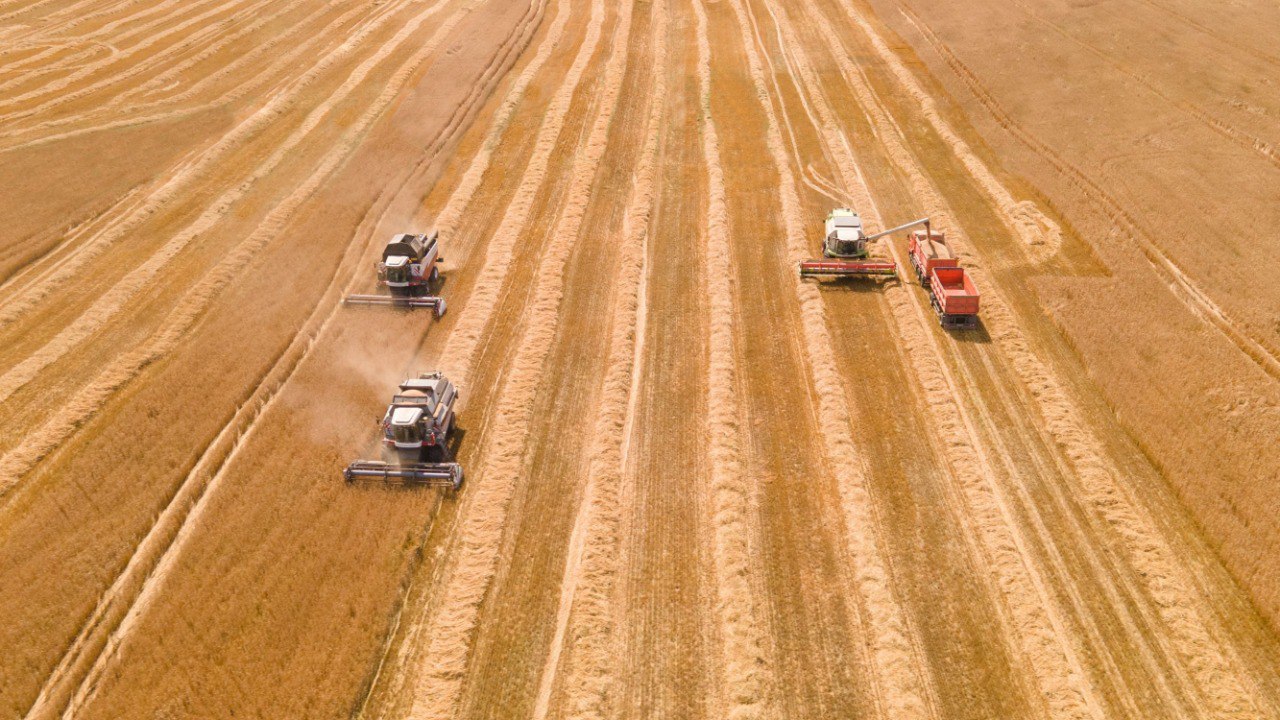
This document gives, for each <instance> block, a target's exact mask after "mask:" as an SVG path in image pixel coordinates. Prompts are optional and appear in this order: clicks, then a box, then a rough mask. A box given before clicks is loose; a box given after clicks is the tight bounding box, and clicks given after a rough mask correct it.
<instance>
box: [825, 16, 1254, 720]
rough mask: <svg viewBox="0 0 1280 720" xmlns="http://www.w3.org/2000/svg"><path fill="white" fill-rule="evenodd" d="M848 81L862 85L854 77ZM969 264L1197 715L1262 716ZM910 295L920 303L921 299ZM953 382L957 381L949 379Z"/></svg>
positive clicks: (1144, 524)
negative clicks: (1162, 636)
mask: <svg viewBox="0 0 1280 720" xmlns="http://www.w3.org/2000/svg"><path fill="white" fill-rule="evenodd" d="M841 2H842V3H843V4H845V6H846V9H847V10H852V7H851V5H849V3H848V0H841ZM851 84H852V85H860V83H857V82H853V83H851ZM857 91H858V88H855V92H857ZM859 96H860V97H862V98H864V99H863V102H864V105H865V109H866V110H867V111H868V112H870V113H871V114H872V115H877V116H880V117H882V118H884V117H887V116H886V115H885V111H884V110H883V108H882V107H881V106H880V104H879V102H878V100H877V99H876V98H875V97H874V96H873V92H872V91H870V90H869V89H868V88H866V87H863V88H862V89H861V92H860V93H859ZM886 130H887V128H886ZM880 137H882V138H886V139H887V140H888V141H887V142H886V149H887V150H888V151H889V154H890V156H891V158H892V159H893V160H894V162H895V164H896V165H898V167H899V169H901V170H902V171H903V172H904V174H906V175H907V176H908V177H910V178H911V179H912V185H913V189H914V191H915V192H916V194H917V195H918V196H919V197H921V198H922V199H923V200H924V202H925V204H926V207H927V209H928V210H929V211H930V213H931V214H933V215H935V216H939V217H942V218H949V217H951V213H950V211H949V208H947V206H946V203H945V201H944V200H942V198H941V197H940V196H939V195H938V194H937V191H936V189H934V188H933V187H932V186H931V185H930V183H929V182H928V180H927V179H926V178H925V177H924V175H923V173H922V171H921V170H920V168H919V167H918V166H917V165H916V164H915V163H914V161H913V160H912V158H911V155H910V153H909V152H908V151H907V149H906V148H905V146H903V145H902V144H901V141H900V140H899V139H898V138H899V137H900V133H898V132H896V131H893V132H888V131H882V132H881V133H880ZM951 240H952V242H953V243H954V244H955V245H956V247H957V249H958V250H959V251H960V252H961V253H962V254H968V253H967V252H966V250H967V246H968V244H969V243H968V240H967V238H966V237H965V234H964V232H963V230H962V229H960V228H958V227H956V228H953V230H952V233H951ZM970 269H971V271H972V273H973V274H974V277H975V280H976V281H977V282H979V283H981V285H982V287H984V288H985V289H986V292H984V297H985V299H984V309H983V317H984V324H985V325H986V326H987V327H988V329H989V330H990V331H991V335H992V339H993V340H994V341H995V342H996V343H997V345H998V346H999V347H1000V350H1001V351H1002V352H1003V353H1004V354H1005V356H1006V357H1008V358H1009V360H1010V363H1011V365H1012V366H1013V368H1014V370H1015V372H1016V373H1017V374H1018V376H1019V379H1020V380H1021V381H1022V382H1023V384H1024V386H1026V387H1027V389H1028V391H1029V392H1030V394H1031V396H1032V397H1033V398H1034V400H1035V402H1036V405H1037V407H1036V411H1037V412H1038V414H1039V415H1040V416H1041V419H1042V420H1043V421H1044V422H1043V426H1044V428H1045V430H1046V431H1047V433H1048V434H1049V436H1050V437H1051V438H1053V441H1054V444H1056V446H1057V447H1059V448H1061V449H1062V452H1063V457H1062V458H1061V460H1063V461H1065V464H1066V465H1067V466H1068V467H1071V468H1073V469H1074V472H1071V473H1067V476H1068V477H1069V478H1072V479H1075V480H1076V481H1077V482H1076V484H1075V485H1076V489H1077V492H1078V496H1079V497H1081V498H1083V499H1084V500H1085V501H1086V502H1087V504H1088V506H1089V507H1090V508H1091V509H1092V510H1093V512H1094V513H1095V514H1096V516H1098V517H1101V518H1103V519H1104V521H1105V522H1106V524H1107V526H1108V527H1109V528H1110V529H1111V530H1112V531H1114V532H1115V533H1116V536H1117V538H1118V539H1119V540H1120V541H1121V543H1120V544H1121V546H1122V547H1121V548H1120V549H1121V550H1122V551H1123V552H1124V553H1125V555H1126V557H1127V559H1128V560H1129V564H1130V566H1131V567H1132V568H1133V569H1134V570H1135V571H1136V575H1137V577H1139V578H1142V580H1141V581H1140V582H1141V583H1142V585H1143V586H1144V587H1145V589H1146V591H1147V593H1148V595H1149V596H1150V597H1151V598H1152V599H1153V600H1154V604H1155V606H1156V607H1155V610H1156V613H1157V615H1158V616H1159V617H1160V619H1161V621H1162V622H1163V624H1164V625H1165V627H1166V628H1167V629H1168V630H1169V631H1170V632H1171V633H1172V634H1173V639H1176V641H1177V642H1176V643H1173V647H1172V650H1173V652H1174V653H1175V654H1176V655H1177V656H1178V658H1179V660H1180V662H1181V663H1182V664H1183V665H1184V667H1186V669H1187V671H1188V672H1189V673H1190V676H1191V677H1192V678H1193V679H1194V681H1195V683H1196V685H1197V687H1198V689H1199V690H1200V692H1201V693H1203V694H1204V697H1203V699H1202V712H1207V713H1209V714H1212V715H1215V716H1229V717H1262V714H1261V710H1260V709H1259V708H1258V707H1257V705H1256V704H1255V703H1254V701H1253V700H1252V699H1251V698H1252V697H1254V696H1256V695H1257V688H1256V687H1254V686H1252V683H1251V682H1250V681H1249V679H1248V678H1247V674H1246V673H1244V672H1243V670H1242V669H1241V667H1240V664H1239V660H1238V658H1236V657H1235V656H1234V653H1233V651H1232V650H1231V649H1230V648H1227V647H1224V646H1223V645H1222V644H1221V643H1220V642H1219V641H1218V639H1216V638H1214V637H1213V634H1212V633H1211V632H1210V631H1209V629H1208V627H1207V625H1208V624H1210V623H1211V621H1210V620H1209V618H1211V617H1212V612H1211V610H1210V609H1209V608H1207V607H1205V605H1204V603H1203V598H1202V596H1201V594H1200V593H1199V591H1198V586H1197V585H1196V584H1195V582H1194V579H1193V578H1192V577H1190V576H1189V571H1188V570H1187V569H1186V568H1185V567H1183V566H1182V565H1181V564H1180V563H1178V562H1177V561H1176V560H1175V559H1174V556H1173V551H1172V548H1170V547H1169V546H1168V544H1167V543H1166V542H1165V540H1164V538H1163V537H1162V536H1161V534H1160V532H1159V530H1158V529H1157V528H1156V527H1155V525H1154V523H1153V521H1152V519H1151V518H1150V516H1149V515H1148V514H1146V513H1145V512H1144V511H1143V509H1142V507H1141V504H1140V502H1139V501H1138V500H1137V499H1136V498H1134V497H1133V496H1132V495H1131V494H1130V493H1129V492H1127V491H1126V490H1125V489H1124V488H1123V487H1122V486H1121V485H1120V483H1119V482H1118V481H1117V479H1116V475H1117V474H1118V471H1117V470H1115V468H1114V466H1113V465H1112V464H1111V463H1109V462H1107V461H1106V460H1104V458H1106V457H1107V455H1106V449H1105V447H1103V446H1102V444H1101V442H1100V441H1099V440H1098V439H1097V437H1096V435H1094V434H1093V432H1092V431H1091V430H1089V429H1088V426H1087V425H1086V424H1085V422H1084V420H1083V418H1082V417H1081V415H1080V412H1079V410H1078V408H1077V407H1076V405H1075V403H1074V401H1072V400H1071V399H1070V398H1069V397H1068V396H1067V394H1066V391H1065V390H1064V389H1063V388H1062V386H1061V384H1060V383H1059V382H1058V380H1057V378H1056V377H1055V376H1054V374H1053V373H1052V372H1051V371H1050V369H1049V368H1048V366H1047V365H1046V364H1045V363H1044V362H1043V361H1042V360H1040V358H1039V357H1038V356H1037V355H1036V354H1035V353H1034V351H1033V350H1031V348H1030V346H1029V344H1028V343H1027V341H1026V339H1025V337H1024V336H1023V335H1022V333H1021V332H1019V331H1018V329H1017V321H1016V319H1015V318H1014V317H1013V314H1012V311H1011V310H1010V309H1009V307H1008V305H1007V303H1006V302H1005V301H1004V300H1003V298H1002V297H1001V294H1000V292H999V290H998V287H997V285H996V284H995V283H993V282H991V281H990V280H989V279H988V278H987V277H986V275H985V271H984V270H983V269H982V268H981V267H977V266H974V265H973V264H970ZM915 299H916V301H917V305H919V299H918V298H915ZM918 309H919V308H918ZM921 313H922V314H923V310H921ZM952 384H953V386H954V381H953V383H952ZM1271 710H1274V708H1271Z"/></svg>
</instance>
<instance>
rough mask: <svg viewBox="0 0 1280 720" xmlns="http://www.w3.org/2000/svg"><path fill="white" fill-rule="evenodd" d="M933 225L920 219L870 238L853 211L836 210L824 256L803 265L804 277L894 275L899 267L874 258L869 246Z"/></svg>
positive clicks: (829, 223)
mask: <svg viewBox="0 0 1280 720" xmlns="http://www.w3.org/2000/svg"><path fill="white" fill-rule="evenodd" d="M922 223H923V224H924V225H925V226H926V227H927V226H928V225H929V219H928V218H924V219H922V220H916V221H914V222H910V223H907V224H906V225H899V226H898V227H895V228H890V229H888V230H885V231H883V232H879V233H876V234H875V235H867V234H866V233H865V232H864V231H863V228H862V218H861V217H860V216H859V215H858V213H856V212H854V211H852V210H850V209H849V208H836V209H835V210H832V211H831V214H829V215H827V222H826V225H825V230H826V235H825V236H824V237H823V239H822V257H821V258H816V259H813V260H805V261H803V262H801V263H800V276H801V277H821V276H825V277H870V276H876V275H885V276H894V277H896V276H897V274H898V265H897V263H895V262H893V261H892V260H889V259H883V260H882V259H878V258H871V257H869V255H870V254H871V252H870V250H868V243H871V242H873V241H875V240H878V239H880V238H882V237H884V236H885V235H888V234H890V233H895V232H898V231H899V230H906V229H907V228H909V227H914V226H916V225H920V224H922Z"/></svg>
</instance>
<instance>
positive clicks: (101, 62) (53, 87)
mask: <svg viewBox="0 0 1280 720" xmlns="http://www.w3.org/2000/svg"><path fill="white" fill-rule="evenodd" d="M253 1H254V0H208V1H207V2H204V3H194V4H192V5H190V6H188V7H187V8H184V10H187V9H191V8H196V9H199V8H202V7H206V8H207V7H209V6H210V5H213V6H215V7H214V8H213V9H212V10H205V11H204V12H202V13H200V14H198V15H196V16H195V17H191V18H188V19H187V20H185V21H183V22H181V23H178V24H177V25H175V26H173V27H171V28H169V29H167V30H163V31H161V32H159V33H156V34H154V35H149V36H148V33H150V32H151V31H152V30H154V29H155V28H156V27H159V26H161V25H164V24H165V23H166V22H171V21H172V20H173V17H172V15H164V16H162V17H160V18H158V19H155V20H152V21H151V22H148V23H145V24H142V25H138V26H136V27H134V28H132V29H130V30H129V31H128V32H126V33H124V34H122V35H120V36H119V37H115V38H112V41H113V45H114V46H119V45H120V44H123V43H124V42H125V41H126V40H129V39H132V38H134V37H137V36H142V37H143V38H144V39H143V40H141V41H140V42H137V43H135V44H133V45H131V46H130V47H129V48H128V49H127V50H125V51H122V52H121V53H119V54H117V53H110V54H108V55H107V56H106V57H105V58H100V59H98V60H96V61H91V62H89V63H87V64H85V65H81V66H79V69H77V70H74V71H73V72H71V73H70V74H69V75H66V76H63V77H61V78H58V79H57V80H54V81H52V82H49V83H46V84H44V85H41V86H40V87H37V88H34V89H32V90H28V91H27V92H24V93H20V94H17V95H10V96H8V97H5V98H4V99H3V100H0V108H5V107H12V106H14V105H20V104H22V103H24V102H26V101H28V100H35V99H38V98H40V97H42V96H45V95H49V94H52V93H56V92H59V91H61V90H63V89H64V88H66V87H69V86H71V85H74V84H75V83H76V82H78V81H80V80H83V79H85V78H87V77H90V76H92V75H93V74H94V73H95V72H97V71H98V70H101V69H102V68H104V67H109V66H111V65H114V64H116V63H117V62H120V61H124V60H128V59H129V58H131V57H133V56H134V55H136V54H138V53H139V52H141V51H143V50H146V49H147V48H149V47H151V46H153V45H155V44H157V43H159V42H161V41H163V40H165V39H168V38H169V37H171V36H173V35H177V34H179V33H181V32H182V31H183V30H186V29H188V28H190V27H192V26H194V25H198V24H199V23H201V22H203V21H205V20H207V19H208V18H210V17H213V16H215V15H217V14H218V13H219V12H221V11H223V10H225V9H226V8H228V7H231V6H234V5H236V4H237V3H249V2H253ZM160 7H162V6H155V8H154V9H155V10H158V9H159V8H160ZM216 27H217V24H216V23H215V24H214V25H213V26H211V28H212V29H216ZM209 29H210V28H206V29H205V30H204V31H197V35H201V34H203V33H204V32H207V31H208V30H209ZM99 34H105V33H99ZM174 47H175V46H170V47H169V48H168V49H167V50H166V51H162V53H161V54H160V55H158V56H157V57H163V54H164V52H167V51H168V50H172V49H173V48H174ZM97 49H98V45H97V44H96V43H95V44H93V45H90V46H89V47H88V48H85V49H84V50H81V51H80V52H78V53H76V54H74V55H72V56H70V57H68V58H65V59H64V60H63V61H62V62H59V63H51V64H48V65H46V66H45V67H44V68H42V69H39V70H34V71H30V72H27V73H24V74H23V75H22V76H20V77H18V78H14V79H13V80H10V81H8V82H5V83H0V91H2V90H7V89H9V88H10V87H13V86H14V85H20V84H25V83H28V82H30V81H31V80H32V79H34V78H36V77H40V76H43V75H48V74H51V73H55V72H58V71H59V70H66V69H69V68H74V67H77V65H78V64H79V61H80V60H82V59H87V58H90V57H92V56H93V54H94V53H96V52H97ZM140 64H145V63H140ZM50 102H58V100H54V101H50ZM42 107H43V105H38V106H37V107H35V108H30V109H28V110H24V111H12V112H7V113H3V114H0V120H3V121H6V122H12V121H13V120H17V119H21V118H23V117H27V116H29V115H31V114H33V113H35V112H38V111H39V110H40V109H41V108H42Z"/></svg>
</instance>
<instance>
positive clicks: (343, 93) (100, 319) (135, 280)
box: [0, 0, 453, 497]
mask: <svg viewBox="0 0 1280 720" xmlns="http://www.w3.org/2000/svg"><path fill="white" fill-rule="evenodd" d="M443 8H444V0H442V1H441V2H437V3H436V4H433V5H432V6H431V7H430V8H428V9H427V10H426V11H424V12H423V13H421V14H419V15H416V16H414V18H413V19H412V20H410V21H408V22H406V23H405V24H404V25H403V26H402V27H401V29H400V31H399V32H398V33H397V34H396V35H395V36H394V37H393V38H392V39H391V40H390V41H389V42H388V43H386V44H384V45H383V46H382V47H381V49H380V50H378V52H376V53H375V54H374V55H372V56H370V57H369V58H367V59H366V60H365V61H364V62H363V63H361V64H360V65H359V66H357V67H356V68H355V69H354V70H353V71H352V73H351V74H350V75H349V76H348V78H347V80H346V82H344V83H343V85H342V86H341V87H340V88H338V89H337V90H336V91H335V92H334V93H333V94H332V95H330V96H329V97H328V98H327V99H326V100H325V102H323V103H321V104H319V105H317V106H316V107H315V108H314V109H313V110H312V111H311V113H310V114H309V115H308V116H307V119H306V120H305V121H304V122H303V124H302V125H301V126H300V127H298V128H297V129H295V131H294V132H293V133H292V134H291V135H290V136H289V138H287V139H286V140H285V141H284V142H282V143H281V144H280V145H278V146H277V147H276V150H275V152H273V153H272V155H271V156H270V157H269V158H268V159H267V160H266V161H264V162H263V163H262V164H260V165H259V166H258V167H257V168H255V170H254V171H253V174H252V175H251V177H250V178H249V179H248V180H247V181H245V182H243V183H241V184H240V185H238V186H236V187H234V188H232V189H231V190H228V191H227V192H225V193H224V194H223V195H222V197H220V198H218V199H217V200H215V201H214V202H213V203H212V204H211V206H210V207H209V208H208V209H207V210H206V211H205V212H204V213H202V214H201V215H200V217H199V218H197V220H196V221H195V222H193V223H191V224H190V225H188V226H187V227H186V228H184V229H183V230H182V231H180V232H179V233H178V234H176V235H175V236H174V237H173V238H171V239H170V240H169V241H168V242H167V243H166V244H165V245H164V246H163V247H162V248H161V249H160V250H158V251H157V252H155V253H154V254H152V256H151V257H149V258H148V259H147V260H146V262H144V263H143V264H142V265H141V266H140V267H139V268H137V269H136V270H134V271H132V272H131V273H129V274H128V275H126V276H125V277H124V278H123V279H122V280H121V281H120V282H118V283H117V284H116V285H115V286H114V287H112V288H111V289H110V290H109V291H107V292H106V293H103V294H102V295H101V296H100V297H99V298H98V300H96V301H95V302H94V303H93V304H92V305H91V306H90V307H89V309H88V310H86V311H85V312H84V313H83V314H81V315H80V316H79V317H78V318H76V320H75V321H73V322H72V323H70V324H69V325H67V326H66V328H64V329H63V330H62V331H61V332H59V333H58V334H57V335H56V336H55V337H54V338H53V339H52V340H50V341H49V342H48V343H46V344H45V345H44V346H43V347H42V348H40V349H39V350H37V351H36V352H35V353H32V354H31V355H30V356H28V357H27V358H26V359H25V360H23V361H22V362H20V363H18V364H17V365H15V366H14V367H13V368H12V369H10V370H9V371H8V372H6V373H5V374H4V375H2V376H0V402H2V401H3V400H5V399H7V398H8V397H10V396H11V395H12V394H13V392H15V391H16V390H17V389H19V388H21V387H22V386H23V385H25V384H26V383H27V382H29V381H30V380H31V379H33V378H34V377H36V375H37V374H38V373H39V372H40V371H41V370H43V369H44V368H45V367H47V366H48V365H50V364H52V363H53V362H56V361H57V360H58V359H60V358H61V357H62V356H64V355H66V354H67V353H68V352H71V351H72V350H73V349H74V348H75V347H76V346H78V345H79V344H80V343H81V342H83V341H84V340H85V339H87V338H89V337H91V336H92V335H93V333H95V332H96V331H98V330H99V329H101V328H102V327H103V326H104V325H105V324H106V323H107V322H108V321H110V320H111V319H112V318H113V317H115V315H116V314H117V313H118V312H120V311H121V310H122V309H123V308H124V306H125V305H126V303H127V302H128V301H129V300H131V299H132V298H133V297H134V296H136V295H137V294H138V293H139V292H141V291H142V290H143V289H144V288H145V287H146V286H147V284H148V283H149V282H150V281H151V280H152V279H153V278H154V277H155V275H156V274H157V273H159V271H160V270H161V269H162V268H163V267H164V266H165V265H167V264H168V262H169V261H170V260H172V259H173V258H174V257H175V256H176V255H177V254H178V253H179V252H180V251H181V250H182V249H184V248H185V247H186V245H187V244H188V243H190V242H191V241H192V240H193V239H195V238H196V237H198V236H200V235H201V234H202V233H203V232H205V231H207V230H208V229H209V228H210V227H212V226H213V225H215V224H216V223H217V222H218V221H219V220H221V218H222V217H223V216H224V215H225V214H226V213H227V212H228V211H229V210H230V206H231V205H232V204H234V203H235V202H237V201H238V200H240V199H241V198H242V197H244V196H245V195H246V194H247V193H248V192H249V190H251V189H252V185H253V181H254V180H256V179H258V178H261V177H264V176H265V175H266V174H267V173H269V172H270V171H271V170H273V169H274V168H275V167H276V166H277V165H278V164H279V163H281V162H283V161H284V159H285V158H286V157H288V155H289V153H290V152H291V151H292V149H293V148H294V147H295V146H297V145H298V144H299V143H301V142H302V141H303V140H304V139H306V137H307V135H308V134H310V132H311V131H312V130H313V129H315V127H317V126H318V125H319V124H320V122H321V120H323V119H324V117H325V116H326V115H327V114H328V113H329V111H330V110H331V109H332V108H333V107H334V106H335V105H337V104H338V103H339V102H341V101H343V100H345V99H346V97H347V96H348V95H349V94H350V92H351V91H353V90H354V89H355V88H356V87H357V86H359V85H360V84H361V83H363V82H364V81H365V80H366V79H367V77H368V76H369V74H370V73H371V72H372V70H373V69H374V68H375V67H376V66H377V65H379V64H380V63H381V62H382V61H383V60H385V59H386V58H387V57H389V56H391V55H392V54H393V52H395V51H397V50H398V49H399V47H400V46H401V45H402V44H404V43H405V41H406V40H407V39H409V38H410V37H411V36H412V35H413V34H414V33H415V32H417V31H418V29H419V28H420V27H421V26H422V24H423V23H425V22H426V21H427V20H428V19H430V18H431V17H433V16H434V15H435V14H436V13H437V12H439V11H440V10H441V9H443ZM451 22H453V20H452V19H451ZM424 57H425V56H424ZM415 59H417V58H415ZM418 62H421V60H418ZM406 79H407V78H406ZM384 94H386V93H385V92H384ZM386 95H387V97H386V98H385V99H384V100H383V103H384V105H385V103H386V102H390V100H391V95H390V94H386ZM347 138H348V139H347V141H346V144H347V145H348V146H351V147H353V146H354V144H355V142H356V141H357V140H358V134H357V133H352V134H349V135H348V136H347ZM349 149H350V147H346V148H343V153H345V152H346V151H348V150H349ZM263 243H265V240H264V241H263ZM246 262H247V259H246ZM101 400H102V398H99V397H92V399H90V398H85V399H84V400H78V401H72V402H71V403H69V406H68V412H66V413H64V414H62V415H63V416H61V417H58V418H56V419H54V420H51V421H50V422H49V423H47V424H46V425H45V426H44V429H42V430H41V431H38V432H36V433H34V434H31V435H29V436H28V438H27V439H26V440H24V441H23V442H22V443H20V444H19V445H18V446H17V447H16V448H14V449H13V450H11V451H10V452H8V453H7V454H5V455H4V456H0V497H2V496H3V495H5V494H7V493H8V491H9V490H11V489H12V487H13V486H14V484H16V483H17V482H18V481H19V480H20V479H21V476H22V475H23V474H24V473H25V472H26V471H28V470H29V469H30V468H31V467H32V466H33V465H34V464H35V463H36V462H37V461H39V460H40V458H41V457H43V456H44V455H45V454H47V453H48V452H49V451H50V450H51V449H52V448H53V447H56V443H57V442H61V440H62V439H64V438H65V436H66V434H69V432H70V431H71V430H73V429H74V427H75V426H76V424H72V423H69V422H68V419H69V418H71V417H74V416H77V415H81V414H88V413H92V412H93V411H94V410H96V408H97V407H98V406H99V405H101ZM51 425H52V426H57V427H59V428H65V430H64V432H63V433H54V432H49V428H50V426H51ZM60 435H61V437H59V436H60ZM55 438H57V440H55Z"/></svg>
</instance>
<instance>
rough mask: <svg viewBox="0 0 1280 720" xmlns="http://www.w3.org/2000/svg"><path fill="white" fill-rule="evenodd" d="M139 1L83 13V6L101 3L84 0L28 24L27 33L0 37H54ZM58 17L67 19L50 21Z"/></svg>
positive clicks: (125, 0) (129, 0)
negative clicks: (36, 23) (32, 23)
mask: <svg viewBox="0 0 1280 720" xmlns="http://www.w3.org/2000/svg"><path fill="white" fill-rule="evenodd" d="M138 2H140V0H116V2H114V3H107V4H106V7H105V8H103V9H101V10H96V11H94V12H89V13H81V12H80V10H81V9H82V8H84V7H87V6H93V5H95V4H98V3H99V0H82V1H81V2H78V3H72V4H71V5H69V6H67V7H65V8H62V9H61V10H55V11H53V12H51V13H49V14H48V15H45V16H44V17H43V18H42V22H41V23H40V24H39V25H32V26H26V27H25V29H26V30H28V31H29V32H28V33H27V34H26V35H24V34H22V33H21V32H16V31H15V32H13V33H0V38H3V39H4V40H6V41H10V42H15V43H16V42H17V41H19V40H21V39H24V38H27V37H37V38H40V39H52V38H53V37H54V36H55V35H60V34H63V33H65V32H66V31H67V30H71V29H73V28H75V27H76V26H77V25H80V24H83V23H85V22H88V21H90V20H93V19H95V18H99V17H102V16H103V15H110V14H111V13H114V12H117V11H118V10H119V9H120V8H123V7H127V6H129V5H136V4H137V3H138ZM28 9H30V8H28ZM57 17H65V18H66V19H65V20H63V21H62V22H50V20H51V19H52V18H57Z"/></svg>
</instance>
